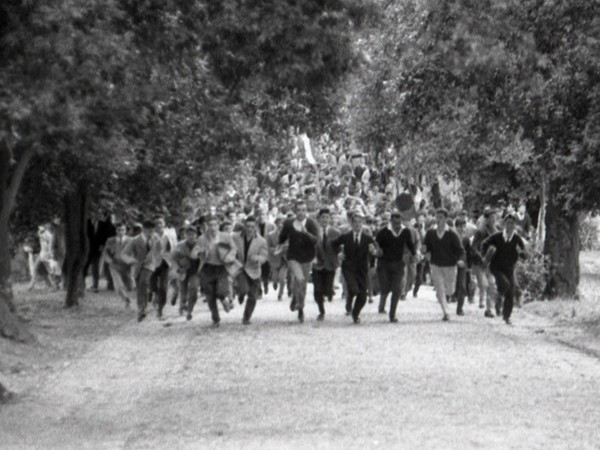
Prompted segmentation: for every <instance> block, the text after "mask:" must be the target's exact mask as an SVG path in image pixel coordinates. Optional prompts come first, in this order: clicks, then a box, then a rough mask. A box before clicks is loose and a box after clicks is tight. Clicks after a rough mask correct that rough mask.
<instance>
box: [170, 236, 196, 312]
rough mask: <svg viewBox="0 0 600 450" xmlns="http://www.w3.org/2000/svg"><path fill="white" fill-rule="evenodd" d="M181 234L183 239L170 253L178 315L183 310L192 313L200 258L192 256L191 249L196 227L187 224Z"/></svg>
mask: <svg viewBox="0 0 600 450" xmlns="http://www.w3.org/2000/svg"><path fill="white" fill-rule="evenodd" d="M183 234H184V236H185V239H184V240H183V241H181V242H179V243H178V244H177V246H176V247H175V250H173V254H172V258H171V260H172V262H173V269H174V270H175V273H176V274H177V280H178V283H179V315H180V316H181V315H183V312H184V311H187V312H188V313H189V314H192V312H193V310H194V306H195V305H196V301H197V300H198V286H199V278H198V267H199V266H200V260H199V259H198V258H195V257H193V256H192V250H193V249H194V246H195V245H196V241H197V239H198V229H197V228H196V227H195V226H194V225H191V224H189V225H187V226H186V227H185V228H184V231H183Z"/></svg>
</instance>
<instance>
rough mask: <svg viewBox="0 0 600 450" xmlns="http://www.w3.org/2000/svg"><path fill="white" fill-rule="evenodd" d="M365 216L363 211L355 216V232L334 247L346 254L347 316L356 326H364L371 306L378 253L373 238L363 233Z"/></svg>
mask: <svg viewBox="0 0 600 450" xmlns="http://www.w3.org/2000/svg"><path fill="white" fill-rule="evenodd" d="M363 221H364V216H363V215H362V213H361V212H360V211H358V210H357V211H355V212H354V213H353V214H352V223H351V225H352V228H351V230H350V231H349V232H347V233H344V234H342V235H341V236H339V237H338V238H337V239H335V240H334V241H333V243H332V245H333V248H334V250H335V251H336V253H337V252H341V253H342V257H343V261H342V273H343V275H344V280H345V282H346V314H347V315H350V314H352V320H353V321H354V323H355V324H359V323H360V312H361V310H362V308H363V307H364V306H365V303H366V302H367V290H368V287H369V279H368V277H369V260H370V257H371V256H372V255H373V256H376V255H377V253H378V251H377V248H376V246H375V241H374V240H373V238H372V237H371V236H370V235H368V234H367V233H365V232H364V231H363Z"/></svg>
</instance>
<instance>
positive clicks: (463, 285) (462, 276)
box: [456, 267, 469, 313]
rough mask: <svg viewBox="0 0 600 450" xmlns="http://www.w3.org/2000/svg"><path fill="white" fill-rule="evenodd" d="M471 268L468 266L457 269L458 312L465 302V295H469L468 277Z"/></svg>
mask: <svg viewBox="0 0 600 450" xmlns="http://www.w3.org/2000/svg"><path fill="white" fill-rule="evenodd" d="M468 276H469V270H468V269H467V268H466V267H458V268H457V271H456V312H457V313H458V312H461V311H462V310H463V306H464V304H465V297H466V296H467V295H469V291H468V285H467V278H468Z"/></svg>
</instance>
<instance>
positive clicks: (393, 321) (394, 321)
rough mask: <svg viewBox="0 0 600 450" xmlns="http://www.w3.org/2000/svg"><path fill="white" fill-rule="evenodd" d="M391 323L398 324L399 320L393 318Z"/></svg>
mask: <svg viewBox="0 0 600 450" xmlns="http://www.w3.org/2000/svg"><path fill="white" fill-rule="evenodd" d="M390 322H391V323H398V319H396V318H395V317H392V318H391V319H390Z"/></svg>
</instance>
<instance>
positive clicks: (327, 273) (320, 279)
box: [312, 269, 335, 314]
mask: <svg viewBox="0 0 600 450" xmlns="http://www.w3.org/2000/svg"><path fill="white" fill-rule="evenodd" d="M334 279H335V270H326V269H322V270H317V269H313V272H312V280H313V287H314V296H315V303H316V304H317V306H318V307H319V314H325V303H324V302H325V297H329V298H331V297H333V281H334Z"/></svg>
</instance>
